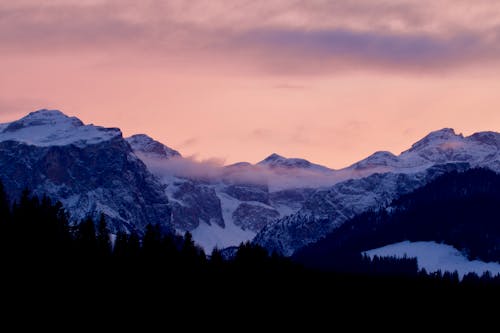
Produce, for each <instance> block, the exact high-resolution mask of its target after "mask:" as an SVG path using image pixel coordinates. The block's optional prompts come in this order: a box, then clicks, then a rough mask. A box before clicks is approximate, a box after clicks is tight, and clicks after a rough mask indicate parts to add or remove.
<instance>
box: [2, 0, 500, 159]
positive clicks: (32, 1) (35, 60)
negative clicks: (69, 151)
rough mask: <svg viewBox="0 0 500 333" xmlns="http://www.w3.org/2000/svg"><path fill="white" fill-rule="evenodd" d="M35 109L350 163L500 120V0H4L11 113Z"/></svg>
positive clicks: (230, 149)
mask: <svg viewBox="0 0 500 333" xmlns="http://www.w3.org/2000/svg"><path fill="white" fill-rule="evenodd" d="M40 108H53V109H59V110H62V111H63V112H65V113H67V114H69V115H74V116H77V117H79V118H80V119H82V120H83V121H84V122H86V123H94V124H99V125H103V126H109V127H120V128H121V129H122V131H123V133H124V135H126V136H128V135H132V134H135V133H147V134H149V135H150V136H152V137H154V138H155V139H157V140H159V141H161V142H163V143H165V144H167V145H168V146H170V147H172V148H174V149H177V150H179V151H180V152H181V153H182V154H183V155H185V156H191V155H194V156H195V157H196V158H197V159H207V158H217V159H220V160H222V161H224V163H226V164H229V163H234V162H238V161H249V162H257V161H259V160H261V159H263V158H265V157H266V156H267V155H269V154H271V153H273V152H276V153H279V154H281V155H284V156H287V157H303V158H306V159H308V160H311V161H312V162H315V163H320V164H323V165H326V166H329V167H331V168H341V167H344V166H347V165H349V164H351V163H353V162H355V161H356V160H359V159H361V158H364V157H366V156H367V155H369V154H371V153H372V152H374V151H376V150H390V151H392V152H394V153H400V152H401V151H402V150H404V149H407V148H408V147H409V146H410V145H411V144H412V143H413V142H415V141H416V140H418V139H420V138H421V137H422V136H424V135H425V134H427V133H428V132H429V131H432V130H436V129H440V128H443V127H453V128H455V130H456V131H457V132H459V133H460V132H461V133H463V134H464V135H469V134H472V133H474V132H476V131H484V130H492V131H500V2H499V1H497V0H494V1H490V0H474V1H471V0H416V1H396V0H394V1H392V0H391V1H373V0H358V1H353V0H349V1H347V0H346V1H319V0H318V1H314V0H310V1H292V0H290V1H282V0H266V1H244V0H230V1H226V0H204V1H198V0H189V1H187V0H186V1H177V0H172V1H167V0H165V1H159V0H142V1H136V0H134V1H131V0H119V1H106V0H75V1H73V0H54V1H41V0H17V1H5V0H2V1H1V3H0V122H7V121H12V120H14V119H17V118H19V117H21V116H23V115H25V114H26V113H28V112H30V111H34V110H36V109H40Z"/></svg>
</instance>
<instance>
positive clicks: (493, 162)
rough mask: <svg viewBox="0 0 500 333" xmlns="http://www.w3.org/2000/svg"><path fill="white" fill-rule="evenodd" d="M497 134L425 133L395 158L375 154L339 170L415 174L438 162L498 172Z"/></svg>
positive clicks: (445, 131) (384, 153)
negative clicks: (487, 168)
mask: <svg viewBox="0 0 500 333" xmlns="http://www.w3.org/2000/svg"><path fill="white" fill-rule="evenodd" d="M499 149H500V133H495V132H479V133H475V134H473V135H471V136H468V137H464V136H463V135H462V134H456V133H455V131H454V130H453V129H451V128H444V129H441V130H438V131H434V132H431V133H429V134H428V135H427V136H425V137H424V138H423V139H421V140H419V141H418V142H416V143H415V144H413V145H412V147H411V148H410V149H408V150H406V151H404V152H402V153H401V154H400V155H399V156H396V155H393V154H392V153H390V152H376V153H375V154H373V155H371V156H369V157H367V158H366V159H364V160H361V161H359V162H357V163H355V164H353V165H351V166H350V167H347V168H346V169H343V170H341V171H358V172H362V174H363V176H368V175H369V174H370V173H375V172H379V173H381V172H399V173H403V172H404V173H415V172H419V171H422V170H425V169H427V168H429V167H430V166H432V165H434V164H442V163H460V162H466V163H470V164H471V166H473V167H474V166H485V167H490V168H492V169H494V170H500V168H499V165H498V160H499V156H500V155H499V154H500V153H499Z"/></svg>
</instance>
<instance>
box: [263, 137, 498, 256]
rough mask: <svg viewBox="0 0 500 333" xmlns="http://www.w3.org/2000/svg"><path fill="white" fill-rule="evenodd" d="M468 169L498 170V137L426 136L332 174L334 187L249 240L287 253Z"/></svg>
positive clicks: (314, 197)
mask: <svg viewBox="0 0 500 333" xmlns="http://www.w3.org/2000/svg"><path fill="white" fill-rule="evenodd" d="M471 167H484V168H489V169H491V170H494V171H496V172H500V133H495V132H480V133H475V134H473V135H471V136H468V137H464V136H463V135H461V134H456V133H455V132H454V130H452V129H449V128H445V129H442V130H439V131H435V132H431V133H430V134H429V135H427V136H425V137H424V138H423V139H421V140H420V141H418V142H417V143H415V144H414V145H413V146H412V147H411V148H410V149H409V150H407V151H404V152H403V153H401V154H400V155H399V156H396V155H393V154H391V153H389V152H377V153H375V154H373V155H371V156H369V157H368V158H366V159H364V160H362V161H360V162H357V163H355V164H353V165H351V166H350V167H347V168H345V169H342V170H338V171H335V173H336V174H337V175H338V179H339V181H338V182H337V183H335V184H333V185H331V186H329V187H328V188H318V189H317V190H316V191H315V192H314V193H313V194H312V195H311V196H310V197H309V198H308V199H307V200H306V201H305V202H304V204H303V205H302V207H301V209H300V210H299V211H298V212H297V213H296V214H293V215H290V216H287V217H285V218H282V219H280V220H277V221H276V222H274V223H272V224H269V225H266V226H265V227H264V228H263V229H262V230H261V231H260V232H259V233H258V234H257V236H256V237H255V239H254V241H255V242H256V243H258V244H260V245H262V246H264V247H266V248H268V249H269V250H274V251H278V252H281V253H283V254H285V255H291V254H293V252H295V251H296V250H297V249H299V248H301V247H303V246H305V245H307V244H309V243H312V242H315V241H317V240H318V239H320V238H321V237H323V236H325V235H326V234H327V233H329V232H331V231H332V230H333V229H335V228H336V227H338V226H339V225H341V224H342V223H343V222H345V221H346V220H348V219H349V218H352V217H353V216H354V215H356V214H359V213H361V212H363V211H366V210H368V209H376V208H378V207H381V206H382V205H384V204H385V203H388V202H390V201H391V200H393V199H395V198H397V197H398V196H400V195H402V194H404V193H408V192H409V191H411V190H414V189H416V188H417V187H419V186H422V185H424V184H426V183H427V182H428V181H430V180H432V179H434V178H435V177H437V176H438V175H440V174H443V173H444V172H448V171H451V170H464V169H467V168H471ZM342 179H343V180H342Z"/></svg>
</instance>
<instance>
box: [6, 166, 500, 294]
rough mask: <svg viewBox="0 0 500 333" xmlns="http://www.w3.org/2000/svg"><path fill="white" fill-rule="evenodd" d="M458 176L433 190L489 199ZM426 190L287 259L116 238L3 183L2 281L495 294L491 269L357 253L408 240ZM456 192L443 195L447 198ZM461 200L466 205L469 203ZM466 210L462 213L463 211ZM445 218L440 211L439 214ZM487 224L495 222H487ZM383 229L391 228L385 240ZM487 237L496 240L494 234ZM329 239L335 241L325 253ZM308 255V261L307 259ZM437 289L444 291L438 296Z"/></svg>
mask: <svg viewBox="0 0 500 333" xmlns="http://www.w3.org/2000/svg"><path fill="white" fill-rule="evenodd" d="M469 176H470V177H473V178H474V179H475V177H479V179H483V178H484V179H486V180H488V181H487V182H485V183H477V187H478V188H481V187H484V186H486V187H488V186H490V185H488V184H489V178H488V177H489V176H490V175H489V174H487V173H485V172H484V171H473V172H472V173H471V174H468V175H467V177H469ZM457 177H458V178H457ZM460 177H465V176H463V175H449V176H446V177H444V178H442V179H440V180H438V181H437V183H436V182H434V183H435V184H437V185H433V186H438V187H439V186H441V185H442V184H445V185H446V186H450V184H451V185H453V184H455V185H457V188H460V189H461V190H460V191H458V190H457V191H455V192H457V193H462V194H463V195H464V196H465V197H468V196H469V195H471V193H472V196H473V197H474V198H475V196H476V194H477V195H478V196H479V198H482V197H481V196H482V193H483V192H482V191H479V192H478V193H476V192H475V190H474V189H472V188H465V190H464V187H461V185H460V186H458V183H456V182H457V181H458V180H457V179H459V178H460ZM475 181H476V180H475ZM449 183H450V184H449ZM488 188H489V187H488ZM492 188H495V189H497V187H492ZM429 191H430V193H432V195H433V196H434V197H436V196H439V195H440V194H439V192H438V191H436V190H435V189H434V188H433V187H430V188H423V189H420V190H418V191H417V192H415V194H413V195H409V196H407V197H403V198H401V199H399V200H398V202H397V207H399V208H398V209H397V210H396V211H395V213H392V214H389V215H390V216H392V219H389V220H388V221H385V222H383V223H382V217H383V218H385V217H386V214H387V213H382V212H371V213H367V214H363V215H361V216H359V217H357V218H356V219H355V220H353V221H350V222H349V223H347V224H346V228H353V226H354V225H356V224H359V225H360V227H359V228H360V229H359V230H357V229H356V232H354V233H353V236H351V237H352V238H349V237H347V236H342V235H340V232H339V234H336V235H330V236H329V237H327V238H326V239H324V240H322V241H320V242H319V243H318V244H319V245H316V246H322V247H321V248H320V247H315V248H313V249H314V251H316V252H311V251H312V250H311V248H308V249H306V250H304V251H303V252H300V253H299V254H298V255H297V256H295V257H293V258H292V259H290V258H285V257H282V256H279V255H277V254H269V253H268V252H267V251H266V250H265V249H264V248H261V247H259V246H257V245H254V244H252V243H244V244H241V245H240V246H239V247H238V248H237V249H233V250H231V249H229V250H223V249H220V250H219V249H215V250H214V251H213V252H212V253H210V254H209V255H207V254H205V253H204V251H203V250H202V249H201V248H200V247H198V246H196V244H195V243H194V242H193V239H192V236H191V234H190V233H189V232H187V233H186V234H184V235H172V234H162V233H161V232H160V229H159V228H158V227H157V226H154V225H148V226H147V228H146V232H145V233H144V235H138V234H135V233H132V234H126V233H118V234H117V235H115V237H114V242H112V241H111V240H112V237H110V233H109V231H108V229H107V225H106V219H105V217H104V215H101V217H100V218H99V219H98V220H97V221H94V220H93V219H91V218H87V219H85V220H83V221H81V222H80V223H78V224H72V223H70V222H69V221H70V219H69V216H68V214H67V213H66V211H65V210H64V207H63V206H62V205H61V204H60V203H58V202H57V203H53V202H52V201H51V200H50V199H49V198H48V197H45V196H44V197H41V198H39V197H37V196H33V195H31V194H30V192H29V191H28V190H26V191H24V192H23V194H22V195H21V197H20V198H18V199H16V200H13V201H11V200H10V199H9V197H8V195H7V194H6V193H5V191H4V190H3V187H2V186H1V184H0V260H1V263H2V272H4V275H3V280H4V281H7V282H3V283H4V285H10V286H22V287H23V289H22V290H31V292H33V291H40V290H45V291H47V290H52V291H53V292H61V291H68V290H71V294H72V295H79V296H80V297H86V296H88V295H89V293H90V295H95V293H96V292H97V290H99V291H101V292H104V291H106V292H107V293H108V294H110V295H114V296H113V297H118V295H120V294H121V293H122V292H123V293H125V294H126V295H129V296H131V297H132V295H135V296H136V297H138V296H141V297H142V296H144V295H150V296H154V297H167V295H168V297H172V296H173V295H179V294H183V293H189V294H191V295H192V294H193V293H194V294H196V293H198V294H203V295H209V296H207V297H218V296H220V295H226V296H227V297H229V298H230V299H239V298H240V297H250V298H252V297H257V295H263V294H265V295H267V296H270V295H271V296H273V297H278V298H283V297H285V298H287V297H290V295H297V297H298V296H300V297H306V298H307V297H315V296H318V295H335V298H336V299H345V300H347V299H351V297H353V295H365V296H366V295H371V297H374V298H373V299H377V297H382V298H384V299H385V298H386V297H389V296H390V295H392V296H393V297H403V298H405V299H411V298H415V297H417V298H418V297H423V296H422V295H427V294H428V295H433V297H436V295H445V294H446V295H451V294H453V295H461V296H460V297H463V296H464V295H469V296H471V295H478V292H480V291H484V292H488V293H489V292H491V290H493V289H494V290H497V289H498V287H499V286H500V279H499V278H498V277H492V276H490V275H488V274H485V275H483V276H481V277H479V276H477V275H475V274H470V275H468V276H466V277H465V278H464V279H463V280H462V281H459V279H458V275H457V274H456V273H450V272H446V273H441V272H437V273H432V274H428V273H427V272H425V271H419V270H418V266H417V262H416V259H412V258H399V259H398V258H378V257H374V258H373V259H370V258H368V257H366V256H361V255H360V252H359V251H357V250H359V249H360V247H359V246H358V245H359V244H360V243H363V242H365V245H366V246H371V247H374V246H376V245H377V242H385V241H394V240H397V239H399V238H398V237H396V235H400V236H401V237H410V235H411V234H410V233H403V234H400V233H401V232H403V231H402V230H406V229H407V230H413V229H411V225H410V224H408V227H409V228H407V227H406V224H402V223H403V222H401V221H400V220H402V219H403V218H402V217H401V216H406V215H408V214H410V216H414V215H415V214H417V216H416V217H415V219H418V220H421V216H419V215H418V214H421V213H419V211H418V210H415V209H413V208H412V207H414V205H416V204H417V203H418V205H420V204H421V203H420V201H419V199H418V198H422V200H423V201H424V203H425V204H429V202H430V201H432V198H433V196H432V195H429ZM443 193H445V192H443ZM449 193H450V192H446V196H449V195H450V194H449ZM443 195H444V194H443ZM465 197H464V198H465ZM424 198H425V199H424ZM478 200H479V199H478ZM478 200H472V201H470V203H469V204H470V205H474V207H475V205H479V207H481V208H482V209H483V208H484V207H485V205H486V203H488V202H489V201H488V200H489V199H488V200H486V201H478ZM464 202H465V203H468V202H469V200H468V199H467V200H465V201H464ZM464 202H461V203H460V206H456V203H455V202H453V201H450V203H449V206H446V208H445V209H451V208H452V207H456V208H457V207H458V208H457V209H465V208H464V207H466V204H465V203H464ZM415 207H416V206H415ZM431 211H433V212H434V211H435V210H431ZM438 213H439V211H438ZM405 214H406V215H405ZM460 214H464V212H463V211H462V210H460ZM497 216H498V215H497ZM440 217H441V215H439V214H437V215H436V219H439V218H440ZM372 222H373V223H374V225H373V226H370V229H369V230H370V233H373V234H376V235H378V236H380V237H381V238H377V240H372V239H371V238H369V237H368V238H367V237H366V232H365V231H366V230H368V229H366V230H365V228H368V226H369V224H370V223H372ZM434 223H435V222H434V220H428V224H429V225H434ZM443 223H444V222H443ZM386 224H387V225H388V226H389V225H391V226H392V225H400V224H401V226H405V227H404V228H400V229H397V228H396V229H393V228H389V229H386V228H385V225H386ZM484 224H485V225H488V224H487V222H486V220H485V222H484ZM426 225H427V224H426ZM461 228H462V229H463V230H464V231H463V232H464V233H465V234H469V233H470V232H469V230H468V229H467V228H466V226H461V224H460V223H459V224H457V227H456V228H455V229H453V231H452V232H451V234H452V235H456V234H457V232H458V231H457V230H462V229H461ZM431 229H432V228H431ZM340 230H341V229H340ZM388 230H392V231H390V232H389V231H388ZM432 230H434V229H432ZM439 230H440V229H439ZM439 230H438V229H435V230H434V234H432V236H435V235H443V237H442V239H447V238H446V235H447V234H445V233H442V232H441V233H440V231H439ZM443 230H444V228H443ZM481 230H483V229H481ZM386 232H388V234H387V235H385V236H383V237H382V236H381V235H383V234H385V233H386ZM408 232H410V231H408ZM489 235H490V236H489V237H491V236H492V235H493V234H492V233H490V234H489ZM415 237H417V236H415ZM429 237H430V236H429ZM495 237H496V235H495ZM410 238H411V237H410ZM417 238H418V237H417ZM465 240H467V239H465ZM464 242H465V243H463V244H469V243H467V242H466V241H464ZM471 242H472V241H471ZM325 244H328V247H327V249H326V250H325ZM471 244H472V243H471ZM487 245H488V244H486V245H485V246H487ZM470 249H471V255H476V253H477V255H481V256H483V255H485V256H486V255H491V256H494V255H496V252H494V251H493V252H491V251H486V250H485V249H483V248H482V247H470ZM354 250H356V251H354ZM308 251H309V252H308ZM311 253H312V254H311ZM304 258H307V260H310V262H304ZM315 258H316V259H315ZM325 258H327V259H328V262H329V264H328V265H319V264H318V262H319V261H321V260H325ZM5 272H7V273H5ZM16 290H19V289H16ZM436 290H439V292H438V293H437V294H436ZM125 294H123V295H121V297H124V295H125ZM479 294H480V293H479ZM160 295H162V296H160ZM217 295H218V296H217ZM392 296H391V297H392ZM454 297H455V296H454ZM456 297H458V296H456Z"/></svg>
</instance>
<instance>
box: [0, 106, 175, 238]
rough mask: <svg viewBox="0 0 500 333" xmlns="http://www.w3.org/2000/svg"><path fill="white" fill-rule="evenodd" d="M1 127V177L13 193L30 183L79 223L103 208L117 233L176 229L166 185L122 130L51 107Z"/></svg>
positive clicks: (7, 188)
mask: <svg viewBox="0 0 500 333" xmlns="http://www.w3.org/2000/svg"><path fill="white" fill-rule="evenodd" d="M2 127H3V129H2ZM2 127H0V131H1V132H0V168H1V172H0V178H1V180H2V182H3V183H4V185H5V187H6V190H7V191H8V193H10V194H11V195H12V196H13V197H14V198H16V197H18V196H19V195H20V193H21V192H22V191H23V189H25V188H29V189H31V190H32V191H33V192H34V193H35V194H47V195H49V196H50V197H51V198H53V199H54V200H60V201H61V202H62V203H63V204H64V207H65V208H66V209H67V210H68V211H69V213H70V215H71V220H72V222H75V223H76V222H78V221H80V220H81V219H83V218H85V217H86V216H89V215H90V216H93V217H95V218H97V217H98V215H99V214H100V213H101V212H102V213H104V214H105V215H106V216H107V219H108V222H109V224H110V229H111V230H112V231H114V232H116V231H118V230H124V231H137V232H139V233H140V232H142V230H143V229H144V227H145V226H146V225H147V223H158V224H160V225H161V226H162V227H163V229H164V230H165V231H169V230H170V231H171V230H172V227H171V224H170V215H171V210H170V207H169V203H168V199H167V197H166V195H165V194H164V190H163V185H162V184H160V183H159V182H158V180H157V179H156V178H155V177H154V176H153V175H152V174H151V173H150V172H149V171H148V170H147V168H146V166H145V165H144V163H142V161H141V160H139V159H138V158H137V157H136V156H135V155H134V154H133V153H132V150H131V148H130V146H129V145H128V144H127V142H126V141H125V140H124V139H123V138H122V136H121V132H120V131H119V130H118V129H106V128H102V127H97V126H93V125H84V124H83V123H82V122H81V121H80V120H78V119H76V118H74V117H67V116H65V115H64V114H62V113H61V112H59V111H49V110H40V111H38V112H33V113H31V114H29V115H28V116H26V117H24V118H22V119H21V120H19V121H15V122H12V123H10V124H3V125H2ZM14 198H13V199H14Z"/></svg>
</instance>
